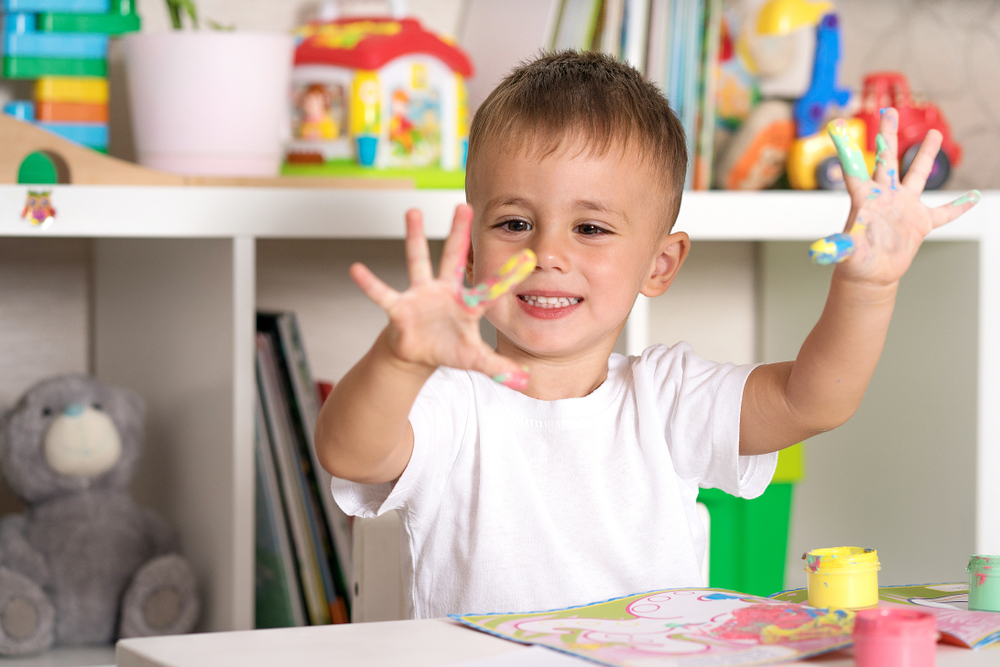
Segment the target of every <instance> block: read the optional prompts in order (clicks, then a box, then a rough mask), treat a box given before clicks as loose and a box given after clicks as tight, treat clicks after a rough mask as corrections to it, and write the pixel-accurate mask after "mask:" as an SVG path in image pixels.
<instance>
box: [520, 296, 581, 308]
mask: <svg viewBox="0 0 1000 667" xmlns="http://www.w3.org/2000/svg"><path fill="white" fill-rule="evenodd" d="M521 300H522V301H524V302H525V303H528V304H531V305H532V306H537V307H539V308H565V307H567V306H572V305H575V304H578V303H580V299H579V297H575V296H574V297H565V296H529V295H525V294H522V295H521Z"/></svg>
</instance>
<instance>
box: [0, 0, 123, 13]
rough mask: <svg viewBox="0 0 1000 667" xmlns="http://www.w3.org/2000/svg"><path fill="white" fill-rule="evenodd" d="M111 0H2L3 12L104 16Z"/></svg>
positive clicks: (109, 7)
mask: <svg viewBox="0 0 1000 667" xmlns="http://www.w3.org/2000/svg"><path fill="white" fill-rule="evenodd" d="M110 9H111V0H3V10H4V11H5V12H72V13H74V14H105V13H107V12H108V10H110Z"/></svg>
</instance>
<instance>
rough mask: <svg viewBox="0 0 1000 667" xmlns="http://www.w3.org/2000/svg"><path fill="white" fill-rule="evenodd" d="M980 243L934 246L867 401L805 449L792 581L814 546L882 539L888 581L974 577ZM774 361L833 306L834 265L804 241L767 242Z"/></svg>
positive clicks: (764, 300)
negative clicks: (815, 257)
mask: <svg viewBox="0 0 1000 667" xmlns="http://www.w3.org/2000/svg"><path fill="white" fill-rule="evenodd" d="M977 253H978V248H977V247H976V245H975V244H971V243H958V242H936V243H926V244H924V246H923V247H922V248H921V250H920V253H919V254H918V255H917V257H916V259H915V261H914V263H913V266H912V267H911V269H910V271H909V273H908V274H907V275H906V277H905V278H904V280H903V281H902V283H901V284H900V290H899V296H898V300H897V305H896V310H895V313H894V315H893V320H892V324H891V326H890V329H889V335H888V338H887V341H886V346H885V351H884V353H883V355H882V358H881V360H880V361H879V366H878V368H877V370H876V372H875V375H874V377H873V378H872V382H871V385H870V386H869V389H868V391H867V393H866V395H865V399H864V402H863V403H862V405H861V408H860V409H859V410H858V411H857V413H856V414H855V415H854V417H853V418H851V420H850V421H848V422H847V424H845V425H844V426H842V427H840V428H838V429H836V430H834V431H832V432H830V433H826V434H823V435H820V436H817V437H814V438H811V439H810V440H809V441H808V442H807V445H806V451H805V468H806V473H805V479H804V480H803V481H802V482H801V483H800V484H799V485H798V486H797V487H796V489H795V496H794V501H793V512H792V528H791V536H790V545H789V560H788V566H787V568H786V574H785V577H786V586H787V587H801V586H804V585H805V577H804V574H803V573H802V561H801V560H800V558H801V555H802V554H803V553H804V552H805V551H807V550H809V549H814V548H818V547H835V546H862V547H874V548H876V549H877V550H878V552H879V558H880V561H881V563H882V572H881V574H880V583H885V584H908V583H919V582H925V583H926V582H931V581H935V582H940V581H962V580H963V579H965V577H966V576H967V575H966V574H965V566H966V564H967V563H968V557H969V554H970V553H972V552H973V549H974V508H975V505H974V503H975V451H976V378H977V372H976V356H977V350H976V345H977V321H978V320H977V315H976V313H977V311H978V304H977V299H978V289H977V285H978V254H977ZM761 259H762V270H761V278H760V280H761V311H760V312H761V315H762V317H761V324H762V326H761V339H762V351H763V360H765V361H780V360H785V359H791V358H794V356H795V354H796V352H797V351H798V348H799V345H801V342H802V340H803V339H804V338H805V336H806V335H807V334H808V332H809V330H810V329H811V328H812V326H813V324H814V323H815V321H816V319H817V318H818V317H819V313H820V312H821V311H822V308H823V304H824V302H825V298H826V291H827V287H828V285H829V276H830V270H829V269H821V268H819V267H816V266H813V265H811V264H810V262H809V261H808V259H807V257H806V252H805V249H804V248H803V247H802V246H801V244H798V243H765V244H762V249H761Z"/></svg>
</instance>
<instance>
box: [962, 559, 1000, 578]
mask: <svg viewBox="0 0 1000 667" xmlns="http://www.w3.org/2000/svg"><path fill="white" fill-rule="evenodd" d="M994 570H996V571H997V572H996V573H997V574H1000V556H983V555H977V554H973V555H971V556H969V566H968V567H967V568H965V571H966V572H968V573H969V574H993V573H994Z"/></svg>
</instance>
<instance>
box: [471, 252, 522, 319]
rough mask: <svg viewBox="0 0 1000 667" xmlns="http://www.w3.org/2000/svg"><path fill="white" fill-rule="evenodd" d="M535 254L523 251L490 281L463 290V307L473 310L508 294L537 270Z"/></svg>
mask: <svg viewBox="0 0 1000 667" xmlns="http://www.w3.org/2000/svg"><path fill="white" fill-rule="evenodd" d="M537 263H538V262H537V259H536V258H535V253H533V252H532V251H531V250H522V251H521V252H520V253H518V254H516V255H513V256H512V257H511V258H510V259H508V260H507V261H506V262H504V264H503V266H501V267H500V270H499V271H497V272H496V274H494V275H493V277H491V278H489V279H488V280H486V281H484V282H481V283H479V284H478V285H476V286H475V287H471V288H468V289H463V290H462V292H461V301H462V305H463V306H465V307H466V308H468V309H470V310H471V309H473V308H476V307H477V306H479V305H480V304H483V303H487V302H489V301H493V300H494V299H497V298H499V297H500V296H503V295H504V294H506V293H507V292H508V291H509V290H510V289H511V288H512V287H514V285H516V284H518V283H519V282H521V281H522V280H524V279H525V278H527V277H528V275H529V274H530V273H531V272H532V271H534V270H535V265H536V264H537Z"/></svg>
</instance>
